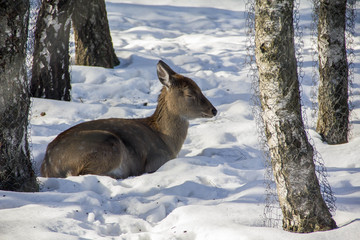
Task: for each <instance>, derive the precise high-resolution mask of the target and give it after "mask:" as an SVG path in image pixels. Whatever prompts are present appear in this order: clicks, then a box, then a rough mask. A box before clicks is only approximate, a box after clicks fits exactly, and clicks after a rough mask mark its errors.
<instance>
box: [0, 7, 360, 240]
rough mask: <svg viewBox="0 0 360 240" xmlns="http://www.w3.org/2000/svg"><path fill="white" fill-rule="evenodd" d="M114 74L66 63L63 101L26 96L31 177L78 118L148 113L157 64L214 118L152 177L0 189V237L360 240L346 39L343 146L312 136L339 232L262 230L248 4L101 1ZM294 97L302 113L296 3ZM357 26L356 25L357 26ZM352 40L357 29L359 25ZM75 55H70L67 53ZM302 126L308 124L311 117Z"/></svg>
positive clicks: (358, 126)
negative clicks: (196, 91) (68, 86)
mask: <svg viewBox="0 0 360 240" xmlns="http://www.w3.org/2000/svg"><path fill="white" fill-rule="evenodd" d="M106 4H107V11H108V18H109V24H110V28H111V34H112V39H113V43H114V47H115V50H116V54H117V56H118V57H119V58H120V61H121V65H120V66H117V67H115V69H104V68H99V67H85V66H72V68H71V76H72V101H71V102H62V101H54V100H45V99H33V105H32V109H31V112H32V116H31V126H30V127H31V142H32V155H33V157H34V167H35V170H36V173H37V174H39V168H40V164H41V161H42V159H43V157H44V152H45V149H46V146H47V144H48V143H49V142H50V141H51V140H52V139H54V138H55V137H56V135H57V134H59V133H60V132H62V131H64V130H66V129H67V128H69V127H71V126H73V125H75V124H78V123H80V122H83V121H88V120H92V119H99V118H109V117H121V118H122V117H126V118H134V117H144V116H149V115H150V114H151V113H152V112H153V111H154V109H155V107H156V100H157V96H158V94H159V92H160V89H161V84H160V82H159V81H158V79H157V76H156V63H157V61H158V60H160V59H162V60H164V61H165V62H166V63H168V65H169V66H170V67H172V68H173V69H174V70H175V71H177V72H179V73H181V74H183V75H185V76H188V77H191V78H192V79H194V80H195V81H196V82H197V83H198V84H199V86H200V87H201V89H202V90H203V92H204V94H205V96H206V97H208V98H209V100H210V101H211V102H212V103H213V105H214V106H215V107H216V108H217V109H218V111H219V114H218V116H216V117H215V118H212V119H197V120H194V121H191V124H190V128H189V132H188V137H187V139H186V140H185V143H184V146H183V148H182V150H181V152H180V154H179V157H178V158H176V159H174V160H171V161H169V162H168V163H166V164H165V165H164V166H162V167H161V168H160V169H159V170H158V171H157V172H155V173H152V174H144V175H141V176H138V177H130V178H127V179H124V180H115V179H112V178H109V177H104V176H93V175H87V176H80V177H68V178H66V179H56V178H43V177H39V178H38V179H39V183H40V185H41V191H40V192H38V193H17V192H7V191H0V239H1V240H5V239H37V240H38V239H66V240H69V239H164V240H169V239H184V240H185V239H204V240H211V239H216V240H218V239H237V240H238V239H246V240H248V239H254V240H255V239H256V240H259V239H267V240H271V239H274V240H275V239H276V240H281V239H284V240H285V239H286V240H288V239H308V240H313V239H327V240H335V239H349V240H352V239H358V237H359V234H360V232H359V228H360V171H359V169H360V161H359V149H358V148H359V145H360V104H359V103H360V97H359V94H358V93H359V86H360V67H359V64H358V63H359V62H360V59H359V58H358V55H359V54H357V53H359V51H360V45H359V41H360V38H359V35H356V36H355V37H354V41H355V44H354V45H353V46H354V51H355V56H356V55H357V56H356V58H355V64H354V65H353V66H354V74H355V75H354V83H353V86H354V88H353V90H352V92H353V93H354V96H353V97H352V103H353V105H354V110H353V114H352V134H351V139H350V142H349V143H347V144H342V145H338V146H329V145H327V144H325V143H323V142H321V139H320V137H319V136H318V135H317V134H316V132H315V131H314V129H313V128H310V129H309V133H310V135H311V137H312V140H313V142H314V143H315V147H316V149H317V151H319V153H320V154H321V155H322V158H323V159H324V162H325V165H326V167H327V168H328V174H329V176H328V180H329V182H330V184H331V186H332V189H333V191H334V193H335V196H336V198H337V203H336V205H337V210H336V212H335V216H334V219H335V221H336V222H337V224H338V226H339V228H338V229H336V230H333V231H328V232H317V233H311V234H294V233H289V232H285V231H283V230H281V229H280V228H269V227H266V226H264V223H263V222H264V219H263V212H264V208H265V203H264V201H265V186H264V174H265V169H264V163H263V154H262V150H261V148H260V147H259V145H260V144H259V142H258V136H257V127H256V123H255V120H254V116H253V115H252V103H251V97H252V93H251V77H250V76H248V72H249V66H247V65H246V64H245V57H246V52H247V51H246V41H247V37H246V35H245V32H246V27H245V20H246V19H245V3H244V2H243V1H237V0H226V1H215V0H212V1H210V0H209V1H202V0H193V1H175V0H159V1H152V2H149V1H146V0H136V1H135V0H134V1H133V0H131V1H130V0H111V1H110V0H109V1H106ZM300 8H301V9H300V13H305V14H304V15H302V19H301V20H302V21H301V22H300V25H302V26H303V27H304V36H305V44H304V46H305V47H304V51H303V52H304V53H305V55H304V62H305V64H304V67H303V70H304V72H305V77H304V79H303V89H304V93H303V97H302V98H303V99H304V100H305V101H304V102H305V106H304V108H305V110H306V111H307V112H310V108H311V103H310V101H306V100H307V99H311V96H310V92H311V91H310V90H311V88H312V86H311V76H312V67H311V65H312V64H307V62H308V61H309V62H310V61H311V59H312V56H311V52H310V43H311V40H310V29H309V27H310V21H311V15H310V14H309V13H310V12H311V6H310V3H309V2H308V1H301V4H300ZM358 20H359V19H358ZM356 27H357V29H356V31H355V32H359V30H360V29H359V26H356ZM72 57H74V56H72ZM308 120H309V122H310V124H309V125H310V126H313V125H314V124H313V123H312V122H313V121H314V119H313V118H312V116H311V114H308Z"/></svg>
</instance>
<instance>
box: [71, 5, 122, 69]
mask: <svg viewBox="0 0 360 240" xmlns="http://www.w3.org/2000/svg"><path fill="white" fill-rule="evenodd" d="M72 19H73V27H74V35H75V64H77V65H86V66H100V67H105V68H113V67H114V66H116V65H119V64H120V61H119V60H118V58H117V57H116V55H115V52H114V48H113V44H112V40H111V35H110V29H109V23H108V19H107V13H106V7H105V1H104V0H77V1H76V2H75V11H74V14H73V16H72Z"/></svg>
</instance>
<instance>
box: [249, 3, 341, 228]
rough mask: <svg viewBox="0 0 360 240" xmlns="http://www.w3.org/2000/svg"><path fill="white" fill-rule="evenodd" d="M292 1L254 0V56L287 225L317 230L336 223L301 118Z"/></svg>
mask: <svg viewBox="0 0 360 240" xmlns="http://www.w3.org/2000/svg"><path fill="white" fill-rule="evenodd" d="M293 4H294V3H293V0H273V1H268V0H256V6H255V45H256V49H255V55H256V64H257V67H258V71H259V89H260V101H261V106H262V111H263V115H262V118H263V121H264V127H265V136H266V138H267V144H268V147H269V152H270V157H271V163H272V168H273V173H274V179H275V182H276V186H277V193H278V197H279V203H280V207H281V210H282V213H283V228H284V229H285V230H288V231H292V232H313V231H320V230H329V229H333V228H335V227H336V223H335V221H334V220H333V219H332V216H331V214H330V212H329V210H328V208H327V206H326V204H325V202H324V200H323V198H322V196H321V192H320V186H319V182H318V179H317V177H316V174H315V165H314V162H313V157H314V156H313V155H314V151H313V148H312V146H311V145H310V144H309V142H308V139H307V136H306V132H305V130H304V124H303V121H302V114H301V104H300V92H299V81H298V77H297V64H296V58H295V49H294V29H293V8H294V6H293Z"/></svg>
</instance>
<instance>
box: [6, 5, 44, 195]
mask: <svg viewBox="0 0 360 240" xmlns="http://www.w3.org/2000/svg"><path fill="white" fill-rule="evenodd" d="M28 21H29V1H28V0H16V1H15V0H12V1H1V2H0V26H1V27H0V189H1V190H10V191H37V190H38V186H37V183H36V177H35V174H34V171H33V169H32V164H31V161H30V153H29V145H28V141H27V125H28V113H29V106H30V97H29V92H28V88H27V87H28V84H27V77H26V40H27V30H28Z"/></svg>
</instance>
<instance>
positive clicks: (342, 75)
mask: <svg viewBox="0 0 360 240" xmlns="http://www.w3.org/2000/svg"><path fill="white" fill-rule="evenodd" d="M346 2H347V1H346V0H320V7H319V23H318V52H319V76H320V83H319V95H318V100H319V113H318V121H317V132H318V133H319V134H320V135H321V136H322V138H323V140H324V141H326V142H327V143H329V144H341V143H346V142H347V141H348V131H349V129H348V128H349V106H348V64H347V59H346V44H345V25H346Z"/></svg>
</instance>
